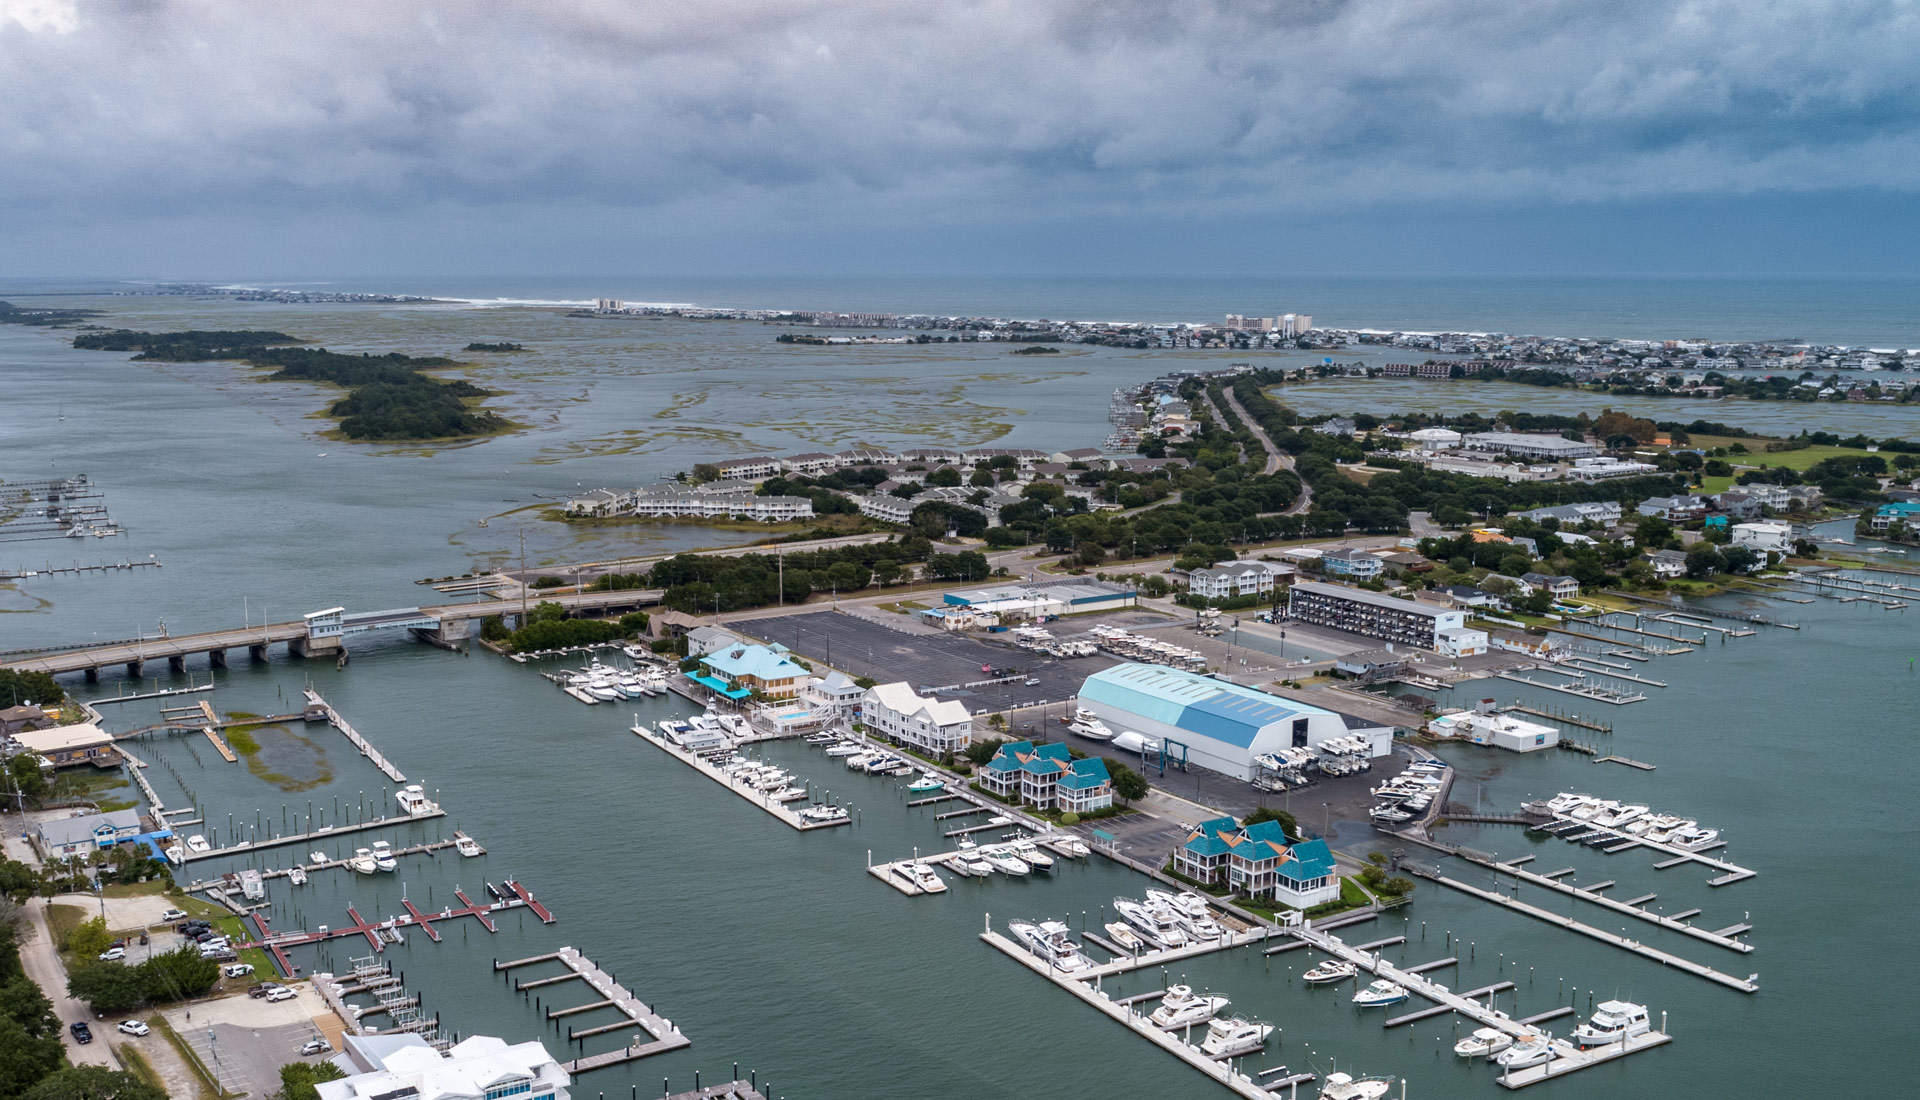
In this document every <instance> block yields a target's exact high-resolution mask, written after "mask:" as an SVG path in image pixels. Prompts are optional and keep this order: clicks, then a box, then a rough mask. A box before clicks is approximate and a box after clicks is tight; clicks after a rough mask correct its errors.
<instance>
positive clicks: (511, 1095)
mask: <svg viewBox="0 0 1920 1100" xmlns="http://www.w3.org/2000/svg"><path fill="white" fill-rule="evenodd" d="M342 1043H343V1045H344V1047H345V1048H346V1049H345V1050H343V1051H342V1052H341V1053H340V1054H338V1055H335V1056H334V1058H333V1064H334V1065H336V1066H338V1067H339V1068H340V1069H341V1070H342V1071H343V1072H345V1073H346V1074H347V1076H345V1077H343V1078H341V1079H340V1080H338V1081H321V1082H319V1083H317V1084H316V1085H315V1086H314V1088H315V1089H316V1090H318V1092H319V1094H320V1100H568V1096H569V1093H568V1091H567V1086H569V1085H570V1084H572V1083H573V1079H572V1078H571V1077H569V1076H568V1075H567V1071H566V1070H564V1069H562V1068H560V1063H558V1062H556V1061H554V1059H553V1056H552V1055H550V1054H548V1053H547V1048H546V1047H545V1046H542V1045H541V1044H539V1043H537V1042H526V1043H513V1044H509V1043H508V1042H507V1041H506V1040H504V1039H498V1038H495V1037H493V1036H491V1035H475V1036H473V1037H472V1038H470V1039H462V1040H461V1041H460V1042H458V1043H455V1044H454V1045H453V1046H452V1047H450V1048H448V1050H447V1052H446V1053H445V1054H442V1053H441V1052H440V1051H438V1050H435V1049H434V1048H433V1047H432V1046H430V1045H428V1043H427V1041H426V1040H425V1039H422V1038H421V1037H420V1036H418V1035H415V1034H413V1033H411V1032H408V1033H405V1034H385V1035H349V1036H347V1037H346V1038H345V1039H344V1040H343V1041H342Z"/></svg>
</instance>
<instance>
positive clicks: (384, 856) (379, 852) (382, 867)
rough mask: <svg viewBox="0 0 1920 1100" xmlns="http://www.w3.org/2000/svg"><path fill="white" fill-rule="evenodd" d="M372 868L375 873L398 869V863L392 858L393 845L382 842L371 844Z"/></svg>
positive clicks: (377, 841)
mask: <svg viewBox="0 0 1920 1100" xmlns="http://www.w3.org/2000/svg"><path fill="white" fill-rule="evenodd" d="M373 867H374V870H376V871H393V870H397V869H399V867H400V861H399V860H397V859H395V858H393V845H391V844H388V843H387V842H386V841H384V840H376V841H374V842H373Z"/></svg>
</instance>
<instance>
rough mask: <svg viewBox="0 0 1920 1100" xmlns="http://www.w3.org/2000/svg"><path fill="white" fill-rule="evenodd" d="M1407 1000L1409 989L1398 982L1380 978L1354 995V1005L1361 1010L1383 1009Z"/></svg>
mask: <svg viewBox="0 0 1920 1100" xmlns="http://www.w3.org/2000/svg"><path fill="white" fill-rule="evenodd" d="M1406 999H1407V988H1406V986H1403V985H1401V984H1400V983H1398V982H1390V981H1388V980H1386V979H1385V978H1379V979H1376V980H1375V981H1373V982H1372V983H1370V984H1368V986H1367V987H1366V988H1365V989H1362V990H1360V991H1359V992H1357V993H1355V994H1354V995H1353V1003H1354V1004H1357V1005H1359V1006H1360V1007H1361V1008H1383V1007H1385V1006H1387V1005H1395V1004H1399V1003H1400V1002H1401V1001H1404V1000H1406Z"/></svg>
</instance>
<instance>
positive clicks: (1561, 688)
mask: <svg viewBox="0 0 1920 1100" xmlns="http://www.w3.org/2000/svg"><path fill="white" fill-rule="evenodd" d="M1546 671H1550V672H1559V673H1560V674H1562V675H1574V674H1576V673H1570V672H1569V671H1568V670H1566V669H1561V668H1553V669H1548V670H1546ZM1577 674H1578V675H1585V673H1577ZM1495 675H1496V676H1498V677H1499V678H1500V679H1502V680H1512V681H1513V682H1514V683H1516V684H1525V685H1527V686H1528V687H1537V688H1546V689H1547V690H1548V691H1558V692H1564V693H1566V694H1568V695H1577V696H1579V697H1580V698H1582V699H1592V700H1594V701H1595V702H1600V703H1612V704H1614V705H1616V706H1619V705H1622V704H1626V703H1638V702H1640V701H1641V700H1643V699H1645V698H1646V696H1644V695H1640V694H1637V693H1636V694H1628V693H1627V692H1624V691H1619V690H1616V689H1613V688H1604V687H1601V686H1599V685H1598V684H1556V683H1553V682H1552V681H1550V680H1536V679H1534V678H1533V677H1531V676H1522V675H1520V674H1519V673H1516V672H1500V673H1495Z"/></svg>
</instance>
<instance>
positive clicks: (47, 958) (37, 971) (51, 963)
mask: <svg viewBox="0 0 1920 1100" xmlns="http://www.w3.org/2000/svg"><path fill="white" fill-rule="evenodd" d="M27 922H28V927H29V928H31V929H32V932H31V934H30V935H29V936H28V937H27V939H26V942H25V943H22V944H21V945H20V966H21V968H22V969H24V970H25V971H26V972H27V977H29V978H32V979H33V980H34V982H35V983H36V984H38V985H39V986H40V988H41V990H42V991H43V992H45V993H46V995H47V999H48V1000H50V1001H52V1002H53V1013H54V1015H56V1016H58V1017H60V1041H61V1042H63V1043H65V1044H66V1046H67V1060H68V1061H70V1062H72V1063H73V1064H75V1065H81V1064H87V1065H95V1066H106V1067H107V1068H109V1069H119V1068H121V1067H120V1061H119V1059H117V1058H115V1057H114V1056H113V1051H112V1050H111V1049H109V1046H108V1043H107V1036H108V1034H109V1033H112V1032H113V1025H112V1024H109V1023H105V1022H103V1021H102V1020H100V1019H99V1018H98V1017H96V1016H94V1014H93V1011H92V1010H91V1009H89V1008H88V1007H87V1006H86V1004H85V1003H84V1002H82V1001H77V1000H74V999H73V998H72V997H70V996H68V995H67V970H66V967H64V966H62V965H61V964H60V955H59V952H57V951H55V950H54V946H53V936H52V935H51V934H50V933H49V932H48V930H47V902H46V899H44V898H34V899H32V900H30V901H28V902H27ZM75 1020H86V1021H87V1022H88V1023H89V1024H91V1025H92V1027H93V1042H91V1043H88V1044H86V1045H85V1046H82V1045H80V1044H79V1043H76V1042H74V1039H73V1032H72V1031H70V1030H69V1029H68V1027H67V1025H69V1024H71V1023H73V1022H74V1021H75Z"/></svg>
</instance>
